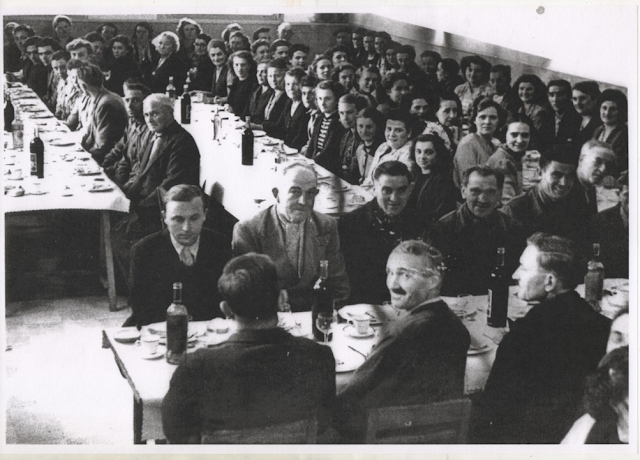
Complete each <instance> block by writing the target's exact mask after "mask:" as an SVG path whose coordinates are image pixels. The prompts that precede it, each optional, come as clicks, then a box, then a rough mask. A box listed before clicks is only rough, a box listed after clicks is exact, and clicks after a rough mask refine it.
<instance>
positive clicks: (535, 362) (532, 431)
mask: <svg viewBox="0 0 640 460" xmlns="http://www.w3.org/2000/svg"><path fill="white" fill-rule="evenodd" d="M527 243H528V246H527V248H526V249H525V250H524V252H523V253H522V256H521V257H520V267H519V268H518V270H517V271H516V272H515V273H514V275H513V278H514V279H516V280H518V298H519V299H521V300H524V301H527V302H536V305H534V307H533V308H531V310H529V312H528V313H527V314H526V316H525V317H524V318H521V319H519V320H518V321H516V322H515V323H513V324H512V325H511V330H510V332H508V333H507V335H505V336H504V338H503V339H502V341H501V342H500V346H499V347H498V351H497V353H496V360H495V362H494V363H493V367H492V368H491V374H490V375H489V380H488V381H487V384H486V386H485V389H484V393H483V394H482V397H481V399H480V401H479V406H478V416H479V423H478V428H479V432H478V439H476V441H477V442H480V443H499V444H516V443H522V444H557V443H559V442H560V441H561V440H562V438H563V436H564V435H565V434H566V433H567V431H568V430H569V428H570V427H571V425H572V423H573V422H574V420H575V419H576V418H577V417H576V416H577V415H579V413H578V409H579V406H580V400H581V398H582V395H583V386H584V383H585V378H586V377H587V376H588V375H589V374H590V373H592V372H594V371H595V370H596V369H597V366H598V361H600V359H601V358H602V357H603V356H604V354H605V349H606V346H607V339H608V336H609V325H610V324H611V321H610V320H609V319H607V318H606V317H604V316H602V315H601V314H599V313H597V312H595V311H594V310H593V308H591V306H590V305H589V304H588V303H587V302H586V301H585V300H584V299H582V298H581V297H580V295H579V294H578V293H577V292H576V291H575V288H576V286H577V285H578V283H582V280H583V276H584V274H585V271H586V270H585V269H586V266H587V264H586V261H585V259H584V256H583V255H582V253H581V251H580V250H579V248H578V246H577V245H575V244H574V243H573V242H572V241H570V240H568V239H566V238H561V237H559V236H554V235H549V234H545V233H536V234H534V235H533V236H532V237H531V238H529V240H528V241H527Z"/></svg>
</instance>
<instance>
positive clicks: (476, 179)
mask: <svg viewBox="0 0 640 460" xmlns="http://www.w3.org/2000/svg"><path fill="white" fill-rule="evenodd" d="M503 184H504V176H503V175H502V173H501V172H499V171H496V170H494V169H493V168H491V167H489V166H486V165H483V166H473V167H471V168H469V169H467V170H466V171H465V172H464V173H463V175H462V198H463V199H464V203H463V204H462V206H460V208H458V209H457V210H456V211H451V212H450V213H449V214H446V215H444V216H443V217H442V218H440V220H439V221H438V222H436V223H435V224H434V225H433V227H432V228H431V230H430V231H429V236H428V239H429V241H430V242H431V244H433V245H434V246H435V247H436V248H438V249H439V250H440V251H441V252H442V253H443V254H444V255H445V256H446V257H447V276H446V277H445V280H444V285H443V287H442V293H443V294H444V295H447V296H456V295H459V294H472V295H484V294H486V293H487V289H488V287H489V282H490V280H491V271H492V269H493V267H494V266H495V264H496V254H497V249H498V248H505V266H506V269H507V272H508V273H509V274H511V273H513V271H514V270H515V269H516V267H517V266H518V257H520V254H521V253H522V250H523V249H524V247H525V239H526V236H525V234H524V231H523V229H522V226H521V225H520V223H519V222H517V221H516V220H515V219H513V218H511V217H509V216H507V215H505V214H503V213H501V212H499V211H498V210H497V209H496V207H497V206H498V205H499V204H500V198H501V197H502V187H503Z"/></svg>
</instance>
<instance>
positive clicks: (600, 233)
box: [586, 171, 629, 278]
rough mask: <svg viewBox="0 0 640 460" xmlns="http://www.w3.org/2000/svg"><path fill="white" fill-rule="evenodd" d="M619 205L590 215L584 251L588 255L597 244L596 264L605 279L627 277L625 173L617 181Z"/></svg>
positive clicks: (627, 187) (627, 205) (626, 178)
mask: <svg viewBox="0 0 640 460" xmlns="http://www.w3.org/2000/svg"><path fill="white" fill-rule="evenodd" d="M618 185H619V186H620V187H621V188H620V192H619V193H620V202H619V203H618V204H617V205H616V206H614V207H612V208H609V209H606V210H604V211H602V212H600V213H598V214H595V215H593V216H591V225H590V226H589V228H590V235H589V239H588V242H589V243H590V245H589V247H588V248H586V249H587V250H588V251H589V252H587V254H590V253H591V248H592V246H591V245H592V244H593V243H600V261H601V262H602V263H603V264H604V269H605V273H606V276H607V278H629V173H628V172H627V171H625V172H623V173H622V174H621V175H620V177H619V178H618Z"/></svg>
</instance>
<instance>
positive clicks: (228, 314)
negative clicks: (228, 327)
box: [220, 300, 236, 319]
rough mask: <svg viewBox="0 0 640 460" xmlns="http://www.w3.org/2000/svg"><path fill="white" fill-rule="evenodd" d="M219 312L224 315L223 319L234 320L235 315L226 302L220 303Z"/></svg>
mask: <svg viewBox="0 0 640 460" xmlns="http://www.w3.org/2000/svg"><path fill="white" fill-rule="evenodd" d="M220 310H222V313H223V314H224V316H225V318H227V319H235V317H236V315H235V314H234V313H233V311H232V310H231V307H230V306H229V304H228V303H227V301H226V300H223V301H222V302H220Z"/></svg>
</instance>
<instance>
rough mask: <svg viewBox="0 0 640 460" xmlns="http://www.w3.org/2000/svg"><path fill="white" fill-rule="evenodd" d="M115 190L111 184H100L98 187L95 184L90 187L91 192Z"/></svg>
mask: <svg viewBox="0 0 640 460" xmlns="http://www.w3.org/2000/svg"><path fill="white" fill-rule="evenodd" d="M112 190H113V187H112V186H110V185H100V186H98V187H96V186H95V185H94V186H93V187H92V188H90V189H89V192H91V193H100V192H110V191H112Z"/></svg>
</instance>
